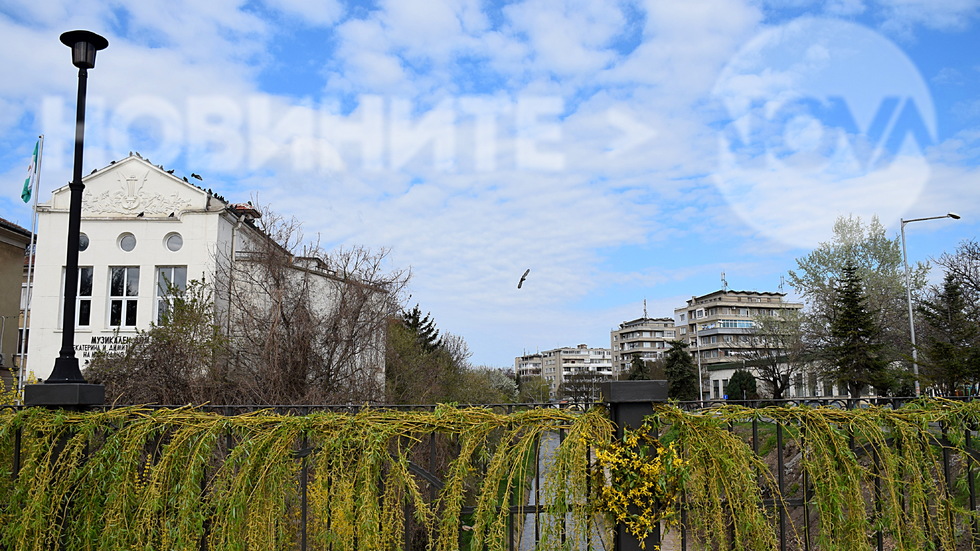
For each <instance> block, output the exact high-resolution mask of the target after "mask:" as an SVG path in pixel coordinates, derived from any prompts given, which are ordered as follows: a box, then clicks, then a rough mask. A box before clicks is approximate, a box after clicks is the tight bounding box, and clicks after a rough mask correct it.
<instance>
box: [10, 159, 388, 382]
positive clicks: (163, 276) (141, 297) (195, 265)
mask: <svg viewBox="0 0 980 551" xmlns="http://www.w3.org/2000/svg"><path fill="white" fill-rule="evenodd" d="M172 172H173V171H166V170H164V169H163V168H162V167H159V166H154V165H152V164H151V163H149V162H148V161H147V160H145V159H143V158H142V157H140V156H139V155H133V154H130V156H129V157H127V158H125V159H123V160H121V161H117V162H113V163H112V164H111V165H109V166H108V167H105V168H103V169H100V170H97V171H94V172H93V173H92V174H90V175H88V176H87V177H85V178H84V179H83V183H84V184H85V191H84V194H83V200H82V222H81V233H82V235H81V243H80V247H79V258H78V265H79V285H78V298H77V305H76V310H77V319H76V330H75V355H76V357H77V358H78V359H79V364H80V365H81V366H82V367H83V368H84V366H85V364H86V363H87V361H88V360H89V359H90V358H91V357H92V355H93V354H94V353H96V351H99V350H104V351H116V350H121V349H123V348H124V347H125V346H126V343H127V342H128V341H129V340H130V339H132V338H133V337H134V336H136V335H137V332H138V331H139V330H146V329H149V328H150V326H151V324H152V323H155V322H158V320H159V319H160V316H161V313H162V312H163V310H164V309H165V308H166V305H167V301H166V300H165V299H166V296H167V293H168V289H173V288H174V287H178V288H183V287H184V286H185V285H186V284H187V282H189V281H191V280H193V279H198V280H200V279H202V278H203V279H206V280H207V281H211V282H214V284H215V285H214V292H213V296H214V300H215V311H216V312H217V315H218V317H219V322H220V324H221V325H223V326H224V329H225V330H226V331H227V332H228V333H230V334H233V333H234V332H235V327H234V325H233V324H234V323H235V319H236V318H235V316H234V315H232V313H231V312H232V310H230V309H229V305H230V304H231V303H230V301H232V300H234V301H241V300H242V298H241V297H242V295H243V294H248V295H251V296H252V297H253V299H255V302H254V303H253V304H256V305H258V307H260V308H261V307H262V305H264V304H265V303H267V302H268V300H264V299H263V297H261V296H259V295H260V294H261V291H258V290H259V289H261V288H262V287H263V282H262V281H261V279H260V278H251V279H249V278H245V277H241V276H238V280H237V281H234V282H233V281H232V279H233V277H232V275H234V274H236V273H241V267H242V266H247V264H248V263H249V262H256V259H255V258H254V257H255V256H256V254H257V252H258V251H261V250H263V248H264V249H266V250H267V249H268V244H269V243H270V239H269V238H268V237H267V236H266V235H265V234H263V233H262V232H261V231H260V230H259V229H257V228H256V226H255V224H253V223H252V222H253V220H255V219H256V218H257V217H259V216H260V214H259V213H258V212H257V211H256V210H255V209H254V208H253V207H252V206H251V205H250V204H230V203H228V202H226V201H225V200H224V199H223V198H221V197H219V196H216V195H215V194H213V193H212V192H211V191H210V190H205V189H202V188H200V187H198V186H196V185H193V184H192V183H191V182H190V181H188V180H187V179H186V178H178V177H176V176H174V175H173V174H172ZM69 196H70V191H69V189H68V187H67V186H65V187H62V188H59V189H57V190H55V191H54V193H53V196H52V198H51V200H50V201H49V202H48V203H45V204H40V205H38V235H39V236H40V239H39V240H38V245H37V253H36V260H35V268H36V270H35V273H36V277H35V281H34V296H33V305H32V316H31V339H30V343H29V351H28V366H27V367H28V370H29V371H32V372H33V373H34V374H35V375H36V376H37V377H39V378H41V379H43V378H46V377H47V376H48V374H49V373H50V372H51V370H52V368H53V366H54V361H55V358H56V357H57V356H58V353H59V350H60V348H61V340H62V337H61V326H62V304H63V301H64V299H63V292H64V272H65V268H64V263H65V254H66V253H65V248H66V242H67V226H68V208H69ZM286 256H287V257H288V258H289V260H290V262H292V263H293V264H292V266H291V269H290V275H289V276H288V280H289V281H292V282H296V281H300V282H301V283H302V285H304V286H305V287H306V288H307V289H312V291H311V292H312V293H313V295H312V296H313V297H314V299H313V300H311V301H310V303H311V308H321V309H323V308H328V307H329V303H331V301H334V297H335V296H336V295H337V292H338V291H337V289H338V288H340V287H343V286H345V285H350V279H349V278H340V277H337V276H336V275H335V274H333V273H332V272H330V271H329V270H327V269H326V268H325V267H322V266H318V265H317V263H316V262H314V261H312V260H310V259H296V258H293V257H291V256H289V255H286ZM236 264H238V265H239V266H238V267H237V269H235V268H234V266H235V265H236ZM229 274H230V275H229ZM361 288H362V289H363V288H366V286H361ZM233 291H234V292H233ZM375 291H376V290H373V289H369V290H368V293H373V292H375ZM362 294H363V292H362ZM253 309H254V308H253ZM371 340H372V341H373V342H372V345H371V346H372V349H373V352H374V353H371V354H369V355H368V356H370V357H366V356H365V354H360V355H359V356H358V357H357V359H356V361H357V362H361V363H366V364H370V366H371V369H373V373H372V375H371V377H372V378H373V380H374V381H375V382H380V383H382V384H383V380H384V362H383V357H384V355H383V338H381V337H380V336H379V335H372V339H371ZM351 357H353V355H351ZM348 360H350V361H355V360H352V359H350V358H348Z"/></svg>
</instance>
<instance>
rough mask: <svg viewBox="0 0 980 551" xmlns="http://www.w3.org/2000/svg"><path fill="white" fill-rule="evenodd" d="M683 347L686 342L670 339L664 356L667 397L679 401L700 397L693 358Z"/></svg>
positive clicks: (685, 345)
mask: <svg viewBox="0 0 980 551" xmlns="http://www.w3.org/2000/svg"><path fill="white" fill-rule="evenodd" d="M685 348H687V344H686V343H684V342H681V341H671V343H670V350H668V351H667V355H666V357H665V358H664V371H665V374H666V376H667V397H668V398H671V399H674V400H681V401H689V400H698V399H700V396H699V394H700V392H699V391H698V370H697V366H696V365H694V358H692V357H691V355H690V354H689V353H688V352H687V350H685Z"/></svg>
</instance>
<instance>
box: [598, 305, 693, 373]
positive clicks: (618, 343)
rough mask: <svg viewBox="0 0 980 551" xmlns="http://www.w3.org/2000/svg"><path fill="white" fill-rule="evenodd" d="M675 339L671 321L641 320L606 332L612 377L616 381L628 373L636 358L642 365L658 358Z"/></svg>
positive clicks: (666, 319)
mask: <svg viewBox="0 0 980 551" xmlns="http://www.w3.org/2000/svg"><path fill="white" fill-rule="evenodd" d="M676 339H677V329H676V328H675V327H674V320H673V319H671V318H648V317H642V318H637V319H635V320H632V321H624V322H623V323H621V324H619V327H618V328H616V329H613V330H612V331H610V332H609V340H610V348H611V349H612V366H613V376H614V377H617V378H618V377H619V376H621V375H624V374H626V373H629V371H630V367H631V364H632V362H633V357H634V356H636V355H637V354H639V355H640V358H642V359H643V360H645V361H655V360H658V359H660V358H662V357H663V355H664V352H666V350H667V349H668V348H670V344H669V343H670V341H673V340H676Z"/></svg>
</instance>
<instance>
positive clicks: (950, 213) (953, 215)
mask: <svg viewBox="0 0 980 551" xmlns="http://www.w3.org/2000/svg"><path fill="white" fill-rule="evenodd" d="M946 216H948V217H950V218H952V219H953V220H959V219H960V215H959V214H956V213H955V212H948V213H946Z"/></svg>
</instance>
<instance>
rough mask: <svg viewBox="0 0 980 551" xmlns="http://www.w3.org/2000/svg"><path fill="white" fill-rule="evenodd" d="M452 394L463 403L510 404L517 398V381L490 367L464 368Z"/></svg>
mask: <svg viewBox="0 0 980 551" xmlns="http://www.w3.org/2000/svg"><path fill="white" fill-rule="evenodd" d="M460 375H461V377H460V379H461V382H462V384H460V385H458V387H457V388H456V393H455V395H453V396H452V398H453V400H452V401H454V402H459V403H463V404H509V403H512V402H513V401H514V400H515V399H516V398H517V382H516V381H514V379H511V378H510V377H508V376H507V375H506V374H505V373H504V372H503V371H501V370H499V369H493V368H490V367H478V368H475V369H464V370H463V371H462V372H461V374H460Z"/></svg>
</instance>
